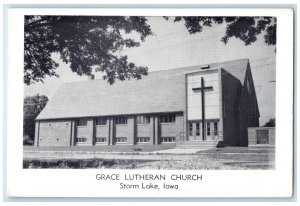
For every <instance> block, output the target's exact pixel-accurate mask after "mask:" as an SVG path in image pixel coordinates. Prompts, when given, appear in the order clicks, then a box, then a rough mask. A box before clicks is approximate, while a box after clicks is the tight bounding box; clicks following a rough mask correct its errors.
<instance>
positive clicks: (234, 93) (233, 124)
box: [222, 69, 241, 145]
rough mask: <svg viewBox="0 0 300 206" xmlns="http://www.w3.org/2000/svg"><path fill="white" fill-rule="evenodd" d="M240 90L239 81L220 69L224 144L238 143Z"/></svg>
mask: <svg viewBox="0 0 300 206" xmlns="http://www.w3.org/2000/svg"><path fill="white" fill-rule="evenodd" d="M240 91H241V83H240V81H239V80H238V79H237V78H235V77H234V76H233V75H231V74H230V73H228V72H227V71H225V70H223V69H222V92H223V93H222V100H223V101H222V103H223V140H224V144H225V145H238V144H239V143H238V142H239V140H238V139H239V99H240Z"/></svg>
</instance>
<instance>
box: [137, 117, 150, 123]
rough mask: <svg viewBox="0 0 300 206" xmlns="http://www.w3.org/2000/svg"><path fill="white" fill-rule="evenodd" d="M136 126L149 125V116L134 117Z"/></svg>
mask: <svg viewBox="0 0 300 206" xmlns="http://www.w3.org/2000/svg"><path fill="white" fill-rule="evenodd" d="M135 122H136V124H150V116H149V115H137V116H136V117H135Z"/></svg>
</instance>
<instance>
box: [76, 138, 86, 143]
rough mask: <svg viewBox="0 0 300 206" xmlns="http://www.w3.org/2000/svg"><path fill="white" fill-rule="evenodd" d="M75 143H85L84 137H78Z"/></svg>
mask: <svg viewBox="0 0 300 206" xmlns="http://www.w3.org/2000/svg"><path fill="white" fill-rule="evenodd" d="M77 142H78V143H85V142H86V138H85V137H79V138H77Z"/></svg>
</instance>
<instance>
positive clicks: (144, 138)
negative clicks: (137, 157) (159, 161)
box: [136, 137, 150, 144]
mask: <svg viewBox="0 0 300 206" xmlns="http://www.w3.org/2000/svg"><path fill="white" fill-rule="evenodd" d="M140 140H148V141H140ZM136 142H137V143H138V144H148V143H150V137H137V139H136Z"/></svg>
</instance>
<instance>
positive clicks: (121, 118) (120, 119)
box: [77, 114, 176, 126]
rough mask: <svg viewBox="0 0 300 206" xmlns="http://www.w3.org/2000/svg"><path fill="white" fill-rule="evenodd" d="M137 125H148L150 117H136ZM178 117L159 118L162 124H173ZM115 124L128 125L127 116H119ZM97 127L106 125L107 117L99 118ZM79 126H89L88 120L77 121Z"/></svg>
mask: <svg viewBox="0 0 300 206" xmlns="http://www.w3.org/2000/svg"><path fill="white" fill-rule="evenodd" d="M135 120H136V124H147V123H150V116H148V115H139V116H136V117H135ZM175 120H176V115H175V114H171V115H161V116H159V122H160V123H172V122H175ZM114 123H115V124H127V117H126V116H119V117H115V118H114ZM95 124H96V125H106V124H107V118H106V117H98V118H96V119H95ZM77 126H87V119H86V118H81V119H78V120H77Z"/></svg>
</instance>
